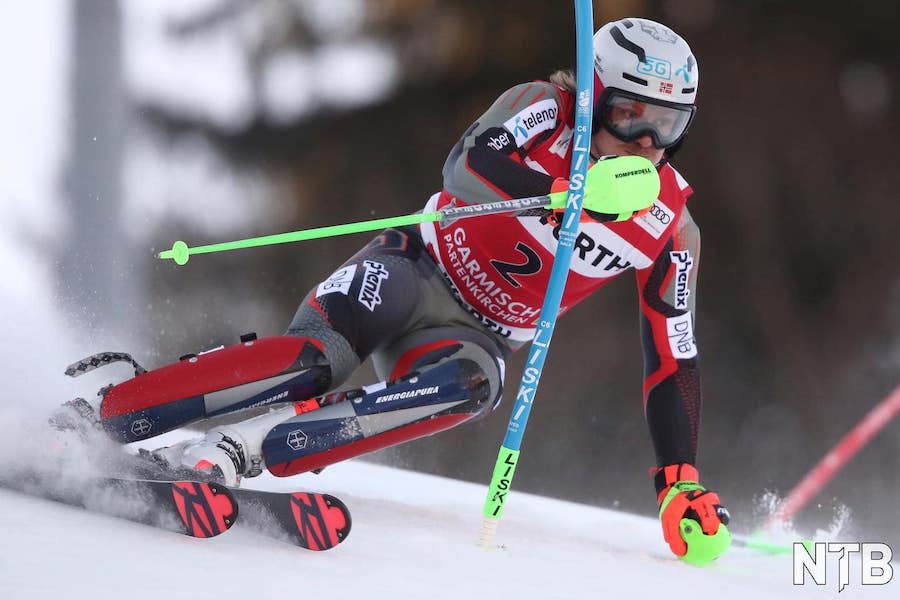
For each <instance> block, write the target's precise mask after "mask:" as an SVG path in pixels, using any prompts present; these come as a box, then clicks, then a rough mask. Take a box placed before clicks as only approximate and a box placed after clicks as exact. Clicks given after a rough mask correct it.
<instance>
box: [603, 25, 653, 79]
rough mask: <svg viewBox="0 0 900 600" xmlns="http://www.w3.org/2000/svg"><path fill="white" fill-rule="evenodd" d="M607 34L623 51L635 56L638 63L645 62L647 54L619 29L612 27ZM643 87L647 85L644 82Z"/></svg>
mask: <svg viewBox="0 0 900 600" xmlns="http://www.w3.org/2000/svg"><path fill="white" fill-rule="evenodd" d="M609 34H610V35H611V36H612V39H613V40H615V42H616V43H617V44H618V45H619V46H621V47H622V48H624V49H625V50H628V51H629V52H631V53H632V54H634V55H635V56H637V58H638V62H647V53H646V52H644V49H643V48H641V47H640V46H638V45H637V44H635V43H634V42H632V41H631V40H629V39H628V38H626V37H625V34H623V33H622V30H621V29H619V28H618V27H616V26H614V27H613V28H612V29H610V30H609ZM644 85H647V82H646V81H645V82H644Z"/></svg>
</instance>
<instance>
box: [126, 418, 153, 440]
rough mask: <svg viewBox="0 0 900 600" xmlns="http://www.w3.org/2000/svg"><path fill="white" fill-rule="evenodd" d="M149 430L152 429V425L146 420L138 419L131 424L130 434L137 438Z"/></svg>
mask: <svg viewBox="0 0 900 600" xmlns="http://www.w3.org/2000/svg"><path fill="white" fill-rule="evenodd" d="M151 429H153V424H152V423H150V421H149V420H148V419H138V420H137V421H135V422H134V423H132V424H131V433H133V434H134V435H136V436H138V437H143V436H145V435H147V434H148V433H150V430H151Z"/></svg>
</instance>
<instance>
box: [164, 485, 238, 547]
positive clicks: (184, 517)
mask: <svg viewBox="0 0 900 600" xmlns="http://www.w3.org/2000/svg"><path fill="white" fill-rule="evenodd" d="M171 495H172V502H173V503H174V505H175V508H176V510H177V511H178V516H179V517H180V518H181V522H182V523H183V524H184V529H185V533H186V534H187V535H190V536H193V537H197V538H209V537H214V536H217V535H219V534H220V533H224V532H225V531H227V530H228V529H229V528H230V527H231V526H232V525H233V524H234V522H235V520H236V519H237V515H238V505H237V503H236V502H235V500H234V497H233V496H232V495H231V493H230V492H229V491H228V488H226V487H225V486H222V485H219V484H218V483H212V482H207V483H200V482H196V481H173V482H172V483H171Z"/></svg>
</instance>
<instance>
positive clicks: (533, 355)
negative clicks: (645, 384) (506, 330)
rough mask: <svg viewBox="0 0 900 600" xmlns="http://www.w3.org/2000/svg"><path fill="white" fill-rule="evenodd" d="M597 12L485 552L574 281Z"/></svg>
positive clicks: (580, 71) (494, 482)
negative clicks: (560, 206) (560, 210)
mask: <svg viewBox="0 0 900 600" xmlns="http://www.w3.org/2000/svg"><path fill="white" fill-rule="evenodd" d="M592 11H593V9H592V5H591V0H575V45H576V78H577V81H576V87H577V88H578V89H577V96H576V102H575V131H574V132H573V135H572V146H573V147H572V165H571V169H570V175H569V195H568V200H567V202H566V210H565V212H564V214H563V222H562V226H561V227H560V231H559V245H558V247H557V250H556V258H555V259H554V261H553V267H552V269H551V271H550V281H549V283H548V285H547V293H546V294H545V296H544V304H543V305H542V306H541V313H540V316H539V317H538V327H537V330H536V331H535V334H534V339H533V340H532V342H531V349H530V350H529V352H528V361H527V362H526V364H525V371H524V372H523V373H522V380H521V382H520V383H519V390H518V392H517V393H516V402H515V405H514V406H513V411H512V415H511V416H510V418H509V425H508V426H507V429H506V436H505V437H504V438H503V444H502V445H501V446H500V452H499V454H498V455H497V462H496V464H495V465H494V473H493V476H492V478H491V484H490V487H489V489H488V494H487V498H486V500H485V503H484V522H483V524H482V527H481V533H480V535H479V538H478V543H479V545H481V546H485V547H491V546H493V544H494V535H495V533H496V531H497V525H498V524H499V522H500V518H501V516H502V515H503V508H504V506H505V502H506V496H507V494H508V493H509V490H510V487H511V485H512V479H513V475H514V473H515V470H516V464H517V463H518V460H519V451H520V450H519V449H520V447H521V446H522V438H523V436H524V435H525V426H526V425H527V424H528V416H529V414H530V413H531V407H532V405H533V404H534V401H535V399H536V395H537V388H538V382H539V381H540V379H541V373H542V372H543V369H544V361H545V360H546V359H547V352H548V351H549V349H550V339H551V338H552V337H553V329H554V328H555V327H556V319H557V317H558V316H559V305H560V302H561V300H562V296H563V291H564V290H565V287H566V279H567V278H568V276H569V264H570V263H571V261H572V252H573V250H574V248H575V238H576V236H577V234H578V223H579V221H580V220H581V205H582V203H583V201H584V182H585V178H586V176H587V168H588V163H589V161H590V143H591V113H592V111H593V97H594V94H593V87H594V86H593V83H594V61H593V56H594V52H593V45H592V40H593V36H594V17H593V12H592Z"/></svg>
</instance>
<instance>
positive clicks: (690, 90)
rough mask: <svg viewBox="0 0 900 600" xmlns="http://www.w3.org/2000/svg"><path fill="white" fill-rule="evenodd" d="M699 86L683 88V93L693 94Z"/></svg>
mask: <svg viewBox="0 0 900 600" xmlns="http://www.w3.org/2000/svg"><path fill="white" fill-rule="evenodd" d="M696 89H697V88H681V93H682V94H693V93H694V91H695V90H696Z"/></svg>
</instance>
